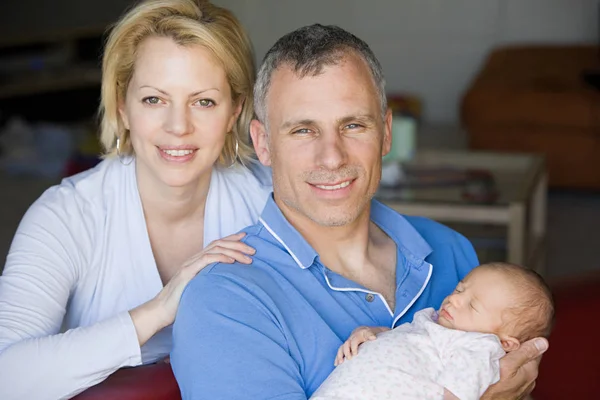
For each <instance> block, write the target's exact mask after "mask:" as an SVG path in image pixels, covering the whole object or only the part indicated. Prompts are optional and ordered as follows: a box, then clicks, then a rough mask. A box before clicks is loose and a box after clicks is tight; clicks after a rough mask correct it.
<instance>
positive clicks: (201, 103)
mask: <svg viewBox="0 0 600 400" xmlns="http://www.w3.org/2000/svg"><path fill="white" fill-rule="evenodd" d="M196 103H198V105H199V106H200V107H212V106H214V105H215V102H214V101H212V100H210V99H200V100H198V101H197V102H196Z"/></svg>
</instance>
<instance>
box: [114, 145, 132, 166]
mask: <svg viewBox="0 0 600 400" xmlns="http://www.w3.org/2000/svg"><path fill="white" fill-rule="evenodd" d="M120 147H121V138H117V158H118V159H119V162H120V163H121V164H123V165H129V164H131V163H132V162H133V157H131V159H130V160H129V162H127V163H124V162H123V158H125V157H123V155H122V154H121V149H120Z"/></svg>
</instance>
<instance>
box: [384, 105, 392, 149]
mask: <svg viewBox="0 0 600 400" xmlns="http://www.w3.org/2000/svg"><path fill="white" fill-rule="evenodd" d="M392 121H393V116H392V110H390V109H389V108H388V110H387V112H386V113H385V120H384V121H383V147H382V149H381V156H382V157H383V156H385V155H386V154H387V153H389V152H390V150H391V149H392Z"/></svg>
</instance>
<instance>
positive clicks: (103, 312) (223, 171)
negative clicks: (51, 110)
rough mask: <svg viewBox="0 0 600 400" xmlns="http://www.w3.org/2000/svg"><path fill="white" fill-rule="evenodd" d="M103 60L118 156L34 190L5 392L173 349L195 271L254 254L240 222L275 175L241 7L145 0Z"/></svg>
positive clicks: (1, 391)
mask: <svg viewBox="0 0 600 400" xmlns="http://www.w3.org/2000/svg"><path fill="white" fill-rule="evenodd" d="M102 68H103V82H102V103H101V114H102V136H101V140H102V143H103V145H104V147H105V149H106V159H105V160H104V161H103V162H101V163H100V164H99V165H98V166H97V167H96V168H94V169H92V170H89V171H86V172H84V173H82V174H79V175H77V176H74V177H72V178H69V179H66V180H64V181H63V183H62V184H60V185H58V186H55V187H52V188H50V189H49V190H48V191H46V192H45V193H44V194H43V195H42V196H41V197H40V198H39V199H38V200H37V201H36V202H35V203H34V204H33V205H32V206H31V208H30V209H29V211H28V212H27V213H26V215H25V216H24V218H23V220H22V222H21V224H20V226H19V228H18V230H17V233H16V236H15V238H14V241H13V244H12V247H11V249H10V252H9V255H8V258H7V263H6V266H5V269H4V275H3V276H2V277H0V371H2V373H0V398H2V399H5V400H6V399H14V398H19V399H21V398H29V399H57V398H69V397H72V396H74V395H76V394H77V393H79V392H81V391H83V390H84V389H86V388H88V387H90V386H92V385H94V384H96V383H98V382H100V381H102V380H104V379H105V378H106V377H107V376H108V375H110V374H111V373H112V372H114V371H115V370H117V369H118V368H121V367H125V366H135V365H139V364H142V363H150V362H155V361H158V360H161V359H163V358H165V357H166V356H167V355H168V353H169V351H170V348H171V331H170V327H169V326H170V325H171V324H172V322H173V320H174V317H175V313H176V311H177V306H178V304H179V299H180V296H181V293H182V291H183V289H184V287H185V285H186V284H187V283H188V282H189V280H190V279H191V278H193V277H194V276H195V275H196V273H197V272H198V271H199V270H201V269H202V268H203V267H204V266H206V265H207V264H209V263H212V262H216V261H219V262H233V260H234V259H235V260H238V261H241V262H246V263H249V262H250V261H251V260H250V258H249V256H248V255H251V254H252V253H253V249H251V248H249V247H248V246H246V245H244V244H242V243H241V242H239V239H240V238H241V237H242V236H241V235H235V234H234V235H232V234H233V233H235V232H237V231H238V230H240V229H241V228H243V227H245V226H247V225H250V224H252V223H254V222H255V221H256V219H257V218H258V215H259V213H260V211H261V210H262V207H263V205H264V203H265V201H266V198H267V196H268V194H269V193H270V189H271V188H270V184H271V182H270V174H269V172H268V171H266V170H261V169H260V167H259V166H258V164H257V163H255V162H253V161H252V159H251V155H252V152H251V147H250V145H249V143H248V135H247V128H248V124H249V120H250V118H251V117H252V112H253V111H252V109H251V106H252V86H253V83H254V81H253V80H254V66H253V58H252V52H251V46H250V42H249V40H248V38H247V36H246V34H245V32H244V31H243V29H242V27H241V26H240V24H239V22H238V21H237V20H236V19H235V17H234V16H233V15H232V14H231V13H230V12H229V11H227V10H224V9H222V8H219V7H216V6H214V5H211V4H209V3H207V2H205V1H201V0H156V1H146V2H143V3H141V4H140V5H138V6H137V7H135V8H133V9H132V10H131V11H129V12H128V13H127V14H126V15H125V16H124V17H123V18H122V19H121V20H120V22H119V23H118V24H117V25H116V26H115V27H114V29H113V30H112V32H111V34H110V37H109V39H108V42H107V45H106V49H105V54H104V59H103V66H102ZM226 235H230V236H227V237H225V236H226ZM222 237H225V238H224V239H222V240H218V239H219V238H222ZM190 258H191V261H188V262H185V261H186V260H188V259H190ZM61 324H63V329H62V330H63V331H66V332H65V333H59V332H61Z"/></svg>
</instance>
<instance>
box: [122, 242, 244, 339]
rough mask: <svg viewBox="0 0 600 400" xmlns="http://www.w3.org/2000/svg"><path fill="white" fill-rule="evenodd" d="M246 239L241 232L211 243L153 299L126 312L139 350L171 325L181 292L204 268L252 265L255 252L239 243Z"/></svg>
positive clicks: (185, 264) (182, 268) (184, 265)
mask: <svg viewBox="0 0 600 400" xmlns="http://www.w3.org/2000/svg"><path fill="white" fill-rule="evenodd" d="M245 235H246V234H245V233H243V232H241V233H236V234H234V235H230V236H226V237H224V238H222V239H219V240H215V241H214V242H212V243H210V244H209V245H208V246H206V247H205V248H204V250H202V251H201V252H200V253H198V254H197V255H195V256H193V257H192V258H190V259H189V260H188V261H186V262H185V263H184V264H183V266H182V267H181V269H180V270H179V271H178V272H177V273H176V274H175V275H174V276H173V277H172V278H171V280H170V281H169V282H168V283H167V284H166V285H165V287H164V288H163V289H162V290H161V291H160V292H159V293H158V295H156V297H155V298H153V299H152V300H150V301H148V302H146V303H144V304H142V305H140V306H139V307H136V308H134V309H133V310H131V311H130V312H129V314H130V315H131V319H132V320H133V324H134V326H135V329H136V331H137V335H138V341H139V342H140V346H142V345H143V344H144V343H146V342H147V341H148V339H150V338H151V337H152V336H154V334H156V332H158V331H159V330H161V329H162V328H164V327H165V326H168V325H171V324H172V323H173V321H174V320H175V314H176V313H177V308H178V307H179V300H180V299H181V294H182V293H183V290H184V289H185V287H186V286H187V284H188V283H189V282H190V281H191V280H192V278H194V277H195V276H196V274H198V272H200V271H201V270H202V269H203V268H204V267H206V266H207V265H209V264H212V263H216V262H221V263H228V264H231V263H233V262H235V261H238V262H240V263H242V264H250V263H252V259H251V258H250V257H249V256H248V255H252V254H254V253H255V250H254V249H253V248H252V247H250V246H248V245H247V244H245V243H242V242H240V240H241V239H242V238H243V237H244V236H245Z"/></svg>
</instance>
